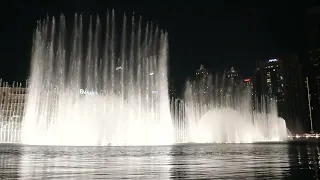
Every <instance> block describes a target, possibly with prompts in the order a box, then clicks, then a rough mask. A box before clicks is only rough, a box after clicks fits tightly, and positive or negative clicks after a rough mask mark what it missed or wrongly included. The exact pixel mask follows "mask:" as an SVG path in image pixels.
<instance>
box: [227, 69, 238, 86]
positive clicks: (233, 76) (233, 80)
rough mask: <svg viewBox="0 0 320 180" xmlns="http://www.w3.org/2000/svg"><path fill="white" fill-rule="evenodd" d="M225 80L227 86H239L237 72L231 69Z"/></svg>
mask: <svg viewBox="0 0 320 180" xmlns="http://www.w3.org/2000/svg"><path fill="white" fill-rule="evenodd" d="M227 79H228V84H229V85H231V86H234V87H239V86H240V84H241V77H240V76H239V73H238V71H236V70H235V69H234V67H231V68H230V70H228V71H227Z"/></svg>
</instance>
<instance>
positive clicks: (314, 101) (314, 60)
mask: <svg viewBox="0 0 320 180" xmlns="http://www.w3.org/2000/svg"><path fill="white" fill-rule="evenodd" d="M307 62H308V64H307V65H306V71H307V72H306V76H307V77H308V86H309V95H310V108H311V117H310V119H311V120H312V121H313V128H314V129H313V130H314V131H316V132H320V122H319V121H317V120H319V119H320V49H318V50H313V51H309V53H308V61H307Z"/></svg>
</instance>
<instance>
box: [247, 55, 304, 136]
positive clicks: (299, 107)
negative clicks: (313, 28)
mask: <svg viewBox="0 0 320 180" xmlns="http://www.w3.org/2000/svg"><path fill="white" fill-rule="evenodd" d="M253 92H254V95H255V97H256V98H257V99H256V102H258V105H256V107H255V109H257V110H259V108H261V106H260V104H261V103H263V102H265V100H266V99H263V97H265V98H275V100H276V102H277V108H278V116H279V117H282V118H284V119H285V121H286V123H287V127H288V128H289V130H290V131H291V132H293V133H302V132H307V131H308V120H307V119H308V118H307V109H306V107H307V106H306V104H307V101H306V91H305V84H304V77H303V74H302V67H301V65H300V64H299V62H298V57H297V56H296V55H285V56H280V57H279V58H276V59H270V60H268V61H266V62H264V63H260V66H259V67H258V68H257V70H256V72H255V77H254V89H253ZM261 98H262V99H261Z"/></svg>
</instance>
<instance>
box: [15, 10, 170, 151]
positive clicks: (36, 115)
mask: <svg viewBox="0 0 320 180" xmlns="http://www.w3.org/2000/svg"><path fill="white" fill-rule="evenodd" d="M100 19H103V17H98V16H97V17H95V18H92V17H90V19H89V27H88V28H85V22H86V21H85V19H84V17H82V16H81V15H75V17H74V23H73V28H71V29H72V32H71V31H70V32H69V30H70V28H67V27H69V26H68V25H66V20H65V17H64V16H63V15H61V16H60V19H59V20H55V19H54V18H53V19H50V18H47V19H45V20H43V21H39V22H38V25H37V29H36V30H35V33H34V42H33V51H32V63H31V65H32V69H31V77H30V85H29V93H28V100H27V105H26V110H25V115H24V119H23V123H22V135H21V138H22V143H23V144H29V145H68V146H69V145H70V146H100V145H112V146H117V145H120V146H126V145H167V144H172V143H174V139H173V125H172V121H171V114H170V105H169V97H168V85H167V46H168V39H167V33H165V32H163V31H159V30H158V28H157V27H155V26H154V25H153V24H152V23H151V24H148V25H146V27H145V28H143V26H142V22H141V19H140V20H139V22H138V23H136V22H135V21H136V20H135V19H134V17H132V21H131V23H127V17H126V16H125V15H124V17H123V25H122V35H121V40H120V42H121V43H120V44H117V43H116V42H117V41H118V40H117V37H118V36H117V35H116V32H117V31H116V29H115V28H116V24H115V15H114V11H112V12H111V13H110V14H109V13H108V14H107V15H106V18H105V24H106V25H105V26H104V25H103V24H104V23H100V21H101V20H100ZM93 24H94V25H93ZM127 26H128V28H127ZM128 31H129V34H128Z"/></svg>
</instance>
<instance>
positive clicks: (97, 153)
mask: <svg viewBox="0 0 320 180" xmlns="http://www.w3.org/2000/svg"><path fill="white" fill-rule="evenodd" d="M319 161H320V150H319V144H317V143H309V144H306V143H303V144H302V143H300V144H211V145H183V146H182V145H181V146H170V147H169V146H162V147H37V146H8V145H0V179H32V180H33V179H75V180H79V179H86V180H88V179H112V180H115V179H152V180H154V179H272V180H274V179H301V180H307V179H318V174H319Z"/></svg>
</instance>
